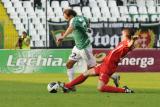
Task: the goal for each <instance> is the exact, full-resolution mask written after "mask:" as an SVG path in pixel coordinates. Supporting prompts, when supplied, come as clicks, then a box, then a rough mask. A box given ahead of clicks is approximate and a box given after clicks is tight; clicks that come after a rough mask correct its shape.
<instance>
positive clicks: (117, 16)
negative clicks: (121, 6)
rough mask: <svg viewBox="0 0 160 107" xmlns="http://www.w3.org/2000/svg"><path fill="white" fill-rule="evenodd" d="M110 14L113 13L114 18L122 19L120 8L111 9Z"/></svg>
mask: <svg viewBox="0 0 160 107" xmlns="http://www.w3.org/2000/svg"><path fill="white" fill-rule="evenodd" d="M110 13H111V16H112V18H114V19H115V18H117V19H118V18H120V14H119V10H118V7H111V8H110Z"/></svg>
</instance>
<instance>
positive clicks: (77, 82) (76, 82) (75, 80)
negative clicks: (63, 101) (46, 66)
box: [65, 74, 87, 88]
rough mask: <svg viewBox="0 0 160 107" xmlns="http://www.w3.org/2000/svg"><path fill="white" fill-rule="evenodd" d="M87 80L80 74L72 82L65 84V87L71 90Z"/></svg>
mask: <svg viewBox="0 0 160 107" xmlns="http://www.w3.org/2000/svg"><path fill="white" fill-rule="evenodd" d="M86 79H87V77H85V76H84V75H83V74H81V75H80V76H78V77H76V78H75V79H74V80H72V81H71V82H69V83H66V84H65V87H67V88H72V87H73V86H75V85H78V84H80V83H82V82H83V81H85V80H86Z"/></svg>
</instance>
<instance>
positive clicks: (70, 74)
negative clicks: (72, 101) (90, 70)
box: [67, 67, 74, 81]
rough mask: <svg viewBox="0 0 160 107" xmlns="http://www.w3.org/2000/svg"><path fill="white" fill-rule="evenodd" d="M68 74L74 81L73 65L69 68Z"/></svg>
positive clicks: (70, 79)
mask: <svg viewBox="0 0 160 107" xmlns="http://www.w3.org/2000/svg"><path fill="white" fill-rule="evenodd" d="M67 75H68V79H69V81H72V80H73V79H74V68H73V67H72V68H71V69H67Z"/></svg>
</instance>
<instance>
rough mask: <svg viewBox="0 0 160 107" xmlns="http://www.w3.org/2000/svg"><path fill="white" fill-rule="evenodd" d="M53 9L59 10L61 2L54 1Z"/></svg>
mask: <svg viewBox="0 0 160 107" xmlns="http://www.w3.org/2000/svg"><path fill="white" fill-rule="evenodd" d="M51 7H52V8H59V7H60V5H59V1H52V3H51Z"/></svg>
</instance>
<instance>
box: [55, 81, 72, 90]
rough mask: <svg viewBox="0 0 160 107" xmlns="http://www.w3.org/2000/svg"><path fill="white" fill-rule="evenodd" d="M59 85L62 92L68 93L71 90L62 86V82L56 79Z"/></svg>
mask: <svg viewBox="0 0 160 107" xmlns="http://www.w3.org/2000/svg"><path fill="white" fill-rule="evenodd" d="M58 84H59V86H60V87H61V88H62V91H63V93H69V92H70V91H71V90H70V89H68V88H67V87H65V86H64V83H62V82H60V81H58Z"/></svg>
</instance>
